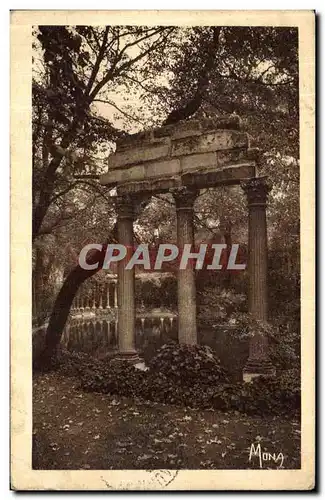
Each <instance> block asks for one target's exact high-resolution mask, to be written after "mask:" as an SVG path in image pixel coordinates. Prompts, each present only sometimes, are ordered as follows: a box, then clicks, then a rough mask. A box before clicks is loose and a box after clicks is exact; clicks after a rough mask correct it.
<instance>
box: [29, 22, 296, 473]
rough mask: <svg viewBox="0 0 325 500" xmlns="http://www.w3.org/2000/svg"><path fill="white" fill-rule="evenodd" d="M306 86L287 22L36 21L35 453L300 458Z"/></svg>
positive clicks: (253, 462) (149, 459) (66, 462)
mask: <svg viewBox="0 0 325 500" xmlns="http://www.w3.org/2000/svg"><path fill="white" fill-rule="evenodd" d="M298 89H299V74H298V30H297V29H296V28H290V27H273V26H264V27H259V26H255V27H253V26H246V27H242V26H169V25H165V26H159V25H154V26H152V25H151V26H141V25H140V26H138V25H137V26H132V25H110V26H105V25H104V26H95V25H91V26H90V25H89V26H88V25H76V26H72V25H71V26H70V25H66V26H65V25H61V26H51V25H44V26H43V25H39V26H34V27H33V78H32V134H33V136H32V138H33V143H32V159H33V197H32V199H33V220H32V228H33V232H32V241H33V252H32V262H31V266H32V306H33V314H32V317H33V325H32V345H33V439H32V466H33V468H34V469H38V470H44V469H45V470H46V469H47V470H49V469H50V470H53V469H58V470H62V469H66V470H78V469H85V470H92V469H95V470H109V469H145V470H151V471H152V470H155V469H157V470H162V469H166V470H167V469H168V470H175V471H177V470H180V469H218V470H222V469H257V470H261V469H300V467H301V460H300V433H301V428H300V406H301V391H300V385H301V382H300V361H301V360H300V234H299V232H300V213H299V180H300V178H299V94H298ZM162 481H164V479H162ZM166 481H167V479H166Z"/></svg>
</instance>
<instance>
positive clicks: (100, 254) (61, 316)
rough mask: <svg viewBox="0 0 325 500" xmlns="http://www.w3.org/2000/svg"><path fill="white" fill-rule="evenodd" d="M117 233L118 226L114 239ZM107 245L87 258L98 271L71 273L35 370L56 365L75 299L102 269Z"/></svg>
mask: <svg viewBox="0 0 325 500" xmlns="http://www.w3.org/2000/svg"><path fill="white" fill-rule="evenodd" d="M115 233H116V225H115V227H114V229H113V231H112V239H113V234H115ZM107 244H108V243H107V241H106V242H105V243H104V244H103V248H102V250H101V251H99V250H93V251H92V252H90V253H89V254H88V256H87V264H95V263H97V262H98V267H97V268H96V269H93V270H87V269H83V268H82V267H81V266H79V265H78V266H76V267H75V268H74V269H72V271H70V273H69V274H68V276H67V277H66V279H65V280H64V283H63V285H62V288H61V290H60V291H59V293H58V296H57V298H56V300H55V303H54V307H53V311H52V314H51V317H50V321H49V324H48V327H47V330H46V334H45V347H44V349H43V351H42V352H41V353H40V355H39V356H38V358H37V359H35V360H34V361H33V365H34V367H35V368H37V369H50V368H51V366H53V364H54V363H55V359H56V355H57V349H58V346H59V344H60V341H61V337H62V333H63V330H64V327H65V324H66V322H67V319H68V316H69V312H70V308H71V304H72V302H73V299H74V297H75V295H76V293H77V292H78V289H79V287H80V285H82V283H83V282H84V281H86V279H88V278H90V277H91V276H93V275H95V274H96V273H97V272H98V271H100V269H101V268H102V266H103V261H104V258H105V253H106V248H107Z"/></svg>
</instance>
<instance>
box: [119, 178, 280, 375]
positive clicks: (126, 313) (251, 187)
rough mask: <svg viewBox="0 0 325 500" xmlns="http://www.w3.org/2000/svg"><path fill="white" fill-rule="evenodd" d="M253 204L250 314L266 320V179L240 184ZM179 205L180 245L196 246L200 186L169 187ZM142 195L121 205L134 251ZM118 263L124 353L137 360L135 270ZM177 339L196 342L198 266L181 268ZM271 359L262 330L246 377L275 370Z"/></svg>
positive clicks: (125, 238) (122, 229) (122, 239)
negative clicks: (196, 277) (196, 281)
mask: <svg viewBox="0 0 325 500" xmlns="http://www.w3.org/2000/svg"><path fill="white" fill-rule="evenodd" d="M241 187H242V189H243V190H244V193H245V194H246V197H247V206H248V221H249V222H248V252H249V257H248V276H249V277H248V279H249V287H248V303H249V312H250V313H251V314H252V316H253V317H255V319H256V320H258V321H266V320H267V303H268V290H267V226H266V202H267V195H268V193H269V191H270V189H271V186H270V185H269V184H268V182H267V180H266V178H265V177H253V178H250V179H245V180H243V181H242V182H241ZM170 192H171V193H172V194H173V196H174V199H175V204H176V223H177V245H178V248H179V249H180V250H181V249H183V248H184V245H185V244H190V245H192V247H193V248H194V223H193V219H194V203H195V199H196V196H197V195H198V190H196V189H195V187H194V188H190V187H180V188H174V189H172V190H171V191H170ZM140 203H141V196H140V195H139V194H137V195H124V196H121V197H119V198H118V203H117V230H118V241H119V243H120V244H122V245H125V246H126V247H127V248H128V249H129V250H130V252H131V251H132V249H133V244H134V238H133V222H134V219H135V215H136V213H137V207H138V206H139V205H140ZM130 252H128V253H127V255H126V257H125V259H124V260H122V261H119V262H118V318H119V323H118V343H119V356H120V357H122V358H125V359H129V360H130V361H132V362H135V361H136V360H137V359H138V354H137V351H136V348H135V294H134V286H135V274H134V268H132V269H125V266H126V263H127V261H128V260H129V258H130ZM178 340H179V343H183V344H192V345H193V344H197V324H196V289H195V269H194V268H193V266H190V265H188V266H187V268H186V269H183V270H181V269H179V270H178ZM273 373H274V369H273V366H272V365H271V363H270V361H269V358H268V339H267V337H266V336H265V334H263V330H262V329H261V332H257V333H256V334H255V335H254V336H253V337H252V338H251V340H250V347H249V358H248V361H247V364H246V366H245V368H244V373H243V378H244V380H247V381H249V380H251V379H252V378H253V377H255V376H258V375H260V374H273Z"/></svg>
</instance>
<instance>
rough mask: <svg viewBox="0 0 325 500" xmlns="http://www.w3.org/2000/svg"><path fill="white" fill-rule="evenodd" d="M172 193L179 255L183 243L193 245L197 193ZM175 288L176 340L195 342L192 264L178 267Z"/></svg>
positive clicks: (189, 190)
mask: <svg viewBox="0 0 325 500" xmlns="http://www.w3.org/2000/svg"><path fill="white" fill-rule="evenodd" d="M172 193H173V195H174V198H175V202H176V216H177V246H178V248H179V256H181V254H182V252H183V249H184V245H185V243H190V244H191V245H192V246H194V224H193V215H194V209H193V207H194V201H195V198H196V196H197V194H198V193H197V190H195V189H188V188H179V189H175V190H172ZM193 250H194V249H193ZM193 250H192V251H193ZM179 263H180V260H179ZM177 290H178V341H179V343H180V344H197V330H196V290H195V269H194V266H193V264H190V263H189V264H188V265H187V268H186V269H178V282H177Z"/></svg>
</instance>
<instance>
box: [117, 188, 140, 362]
mask: <svg viewBox="0 0 325 500" xmlns="http://www.w3.org/2000/svg"><path fill="white" fill-rule="evenodd" d="M134 203H135V202H134V200H133V199H132V198H131V197H130V196H123V197H119V198H118V203H117V207H116V208H117V232H118V242H119V244H120V245H125V247H126V248H127V255H126V257H125V258H124V259H123V260H121V261H119V262H118V265H117V276H118V287H117V299H118V317H117V332H118V346H119V356H118V357H119V358H122V359H126V360H128V361H130V362H137V361H139V356H138V354H137V351H136V349H135V297H134V295H135V274H134V268H133V269H125V266H126V264H127V262H128V261H129V259H130V257H131V255H132V254H133V246H134V242H133V220H134V212H135V204H134Z"/></svg>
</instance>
